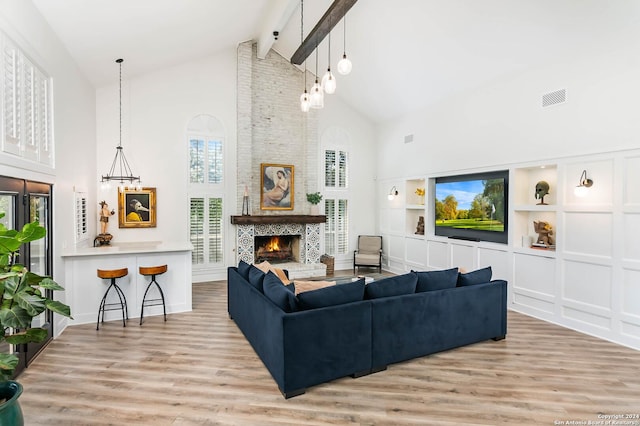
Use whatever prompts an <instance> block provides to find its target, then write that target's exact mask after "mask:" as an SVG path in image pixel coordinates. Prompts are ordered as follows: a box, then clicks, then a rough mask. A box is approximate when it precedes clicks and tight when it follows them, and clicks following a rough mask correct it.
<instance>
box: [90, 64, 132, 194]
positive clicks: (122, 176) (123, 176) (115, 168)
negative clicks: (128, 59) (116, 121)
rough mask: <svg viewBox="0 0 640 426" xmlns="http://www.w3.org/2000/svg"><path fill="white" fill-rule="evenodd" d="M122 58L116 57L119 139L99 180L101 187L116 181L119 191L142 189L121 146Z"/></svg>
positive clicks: (105, 187) (109, 185) (106, 186)
mask: <svg viewBox="0 0 640 426" xmlns="http://www.w3.org/2000/svg"><path fill="white" fill-rule="evenodd" d="M123 61H124V59H116V63H117V64H119V65H120V92H119V95H120V139H119V141H118V146H117V147H116V155H115V157H114V158H113V162H112V163H111V168H110V169H109V173H107V174H106V175H102V179H101V180H100V182H101V183H102V185H101V186H102V188H103V189H108V188H110V187H111V182H112V181H113V182H117V183H118V188H119V189H120V191H121V192H122V191H124V190H125V188H129V189H134V188H135V189H142V184H141V182H140V176H134V175H133V172H132V171H131V167H130V166H129V162H128V161H127V157H125V155H124V149H123V148H122V62H123Z"/></svg>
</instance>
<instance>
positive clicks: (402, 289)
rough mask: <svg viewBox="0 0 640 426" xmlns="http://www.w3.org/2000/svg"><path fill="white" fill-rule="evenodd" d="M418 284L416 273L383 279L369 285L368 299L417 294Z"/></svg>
mask: <svg viewBox="0 0 640 426" xmlns="http://www.w3.org/2000/svg"><path fill="white" fill-rule="evenodd" d="M417 283H418V275H416V273H415V272H409V273H408V274H403V275H397V276H395V277H389V278H383V279H381V280H378V281H374V282H372V283H370V284H368V285H367V290H366V294H367V299H378V298H380V297H390V296H400V295H401V294H411V293H415V292H416V284H417Z"/></svg>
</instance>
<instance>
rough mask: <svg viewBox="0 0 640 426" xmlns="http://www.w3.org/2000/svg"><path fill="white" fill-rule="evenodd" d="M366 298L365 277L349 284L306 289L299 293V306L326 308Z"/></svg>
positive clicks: (304, 307) (301, 307) (302, 307)
mask: <svg viewBox="0 0 640 426" xmlns="http://www.w3.org/2000/svg"><path fill="white" fill-rule="evenodd" d="M363 298H364V279H360V280H358V281H354V282H351V283H347V284H339V285H332V286H329V287H325V288H321V289H318V290H311V291H305V292H304V293H300V294H299V295H298V307H299V308H300V309H301V310H303V309H316V308H324V307H326V306H334V305H343V304H345V303H351V302H358V301H360V300H362V299H363Z"/></svg>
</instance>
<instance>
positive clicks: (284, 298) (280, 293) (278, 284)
mask: <svg viewBox="0 0 640 426" xmlns="http://www.w3.org/2000/svg"><path fill="white" fill-rule="evenodd" d="M262 287H263V289H264V295H265V296H267V299H269V300H271V301H272V302H273V303H275V304H276V305H277V306H278V307H280V309H282V310H283V311H285V312H295V311H297V310H298V303H297V300H296V295H295V294H294V291H295V289H293V290H291V289H289V288H287V287H286V286H285V285H284V284H282V281H281V280H280V278H278V277H277V276H276V274H274V273H273V272H271V271H269V272H268V273H267V274H266V275H265V277H264V282H263V283H262Z"/></svg>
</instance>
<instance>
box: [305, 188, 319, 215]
mask: <svg viewBox="0 0 640 426" xmlns="http://www.w3.org/2000/svg"><path fill="white" fill-rule="evenodd" d="M307 201H308V202H310V203H311V214H312V215H317V214H318V213H319V211H320V209H319V207H318V204H320V201H322V194H321V193H319V192H311V193H307Z"/></svg>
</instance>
